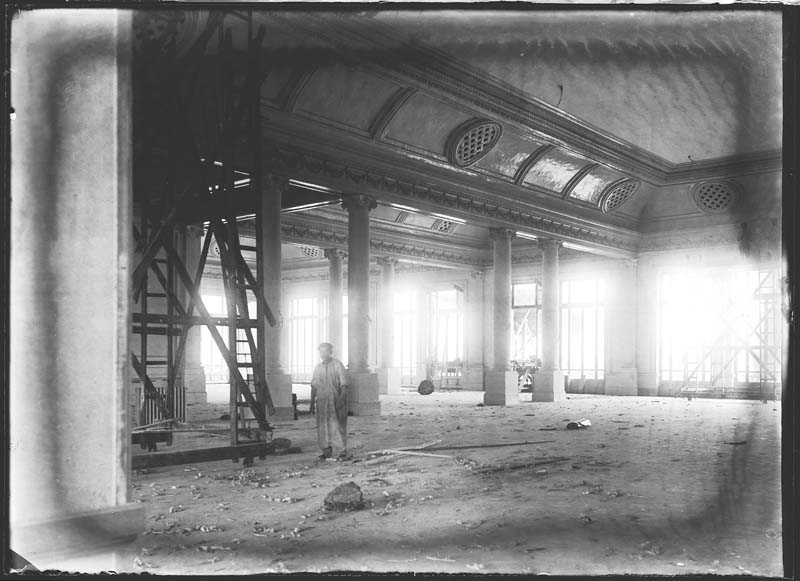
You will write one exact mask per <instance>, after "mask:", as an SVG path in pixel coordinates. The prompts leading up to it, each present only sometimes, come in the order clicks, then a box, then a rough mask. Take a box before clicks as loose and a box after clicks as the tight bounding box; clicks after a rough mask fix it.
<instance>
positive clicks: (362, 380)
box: [347, 371, 381, 416]
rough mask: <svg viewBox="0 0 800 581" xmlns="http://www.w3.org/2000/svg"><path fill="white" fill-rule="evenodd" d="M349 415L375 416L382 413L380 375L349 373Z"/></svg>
mask: <svg viewBox="0 0 800 581" xmlns="http://www.w3.org/2000/svg"><path fill="white" fill-rule="evenodd" d="M347 375H348V379H349V381H350V383H349V385H348V386H347V413H348V414H350V415H353V416H374V415H380V413H381V402H380V398H379V390H380V388H379V387H378V374H377V373H370V372H353V371H350V372H348V374H347Z"/></svg>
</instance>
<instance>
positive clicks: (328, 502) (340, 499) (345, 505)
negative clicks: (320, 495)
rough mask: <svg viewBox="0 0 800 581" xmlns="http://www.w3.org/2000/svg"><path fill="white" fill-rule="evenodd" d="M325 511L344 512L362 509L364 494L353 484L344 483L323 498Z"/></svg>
mask: <svg viewBox="0 0 800 581" xmlns="http://www.w3.org/2000/svg"><path fill="white" fill-rule="evenodd" d="M324 506H325V509H326V510H332V511H337V512H345V511H350V510H359V509H362V508H364V493H363V492H362V491H361V488H360V487H359V486H358V484H356V483H355V482H345V483H344V484H340V485H339V486H337V487H336V488H334V489H333V490H331V491H330V493H328V496H326V497H325V502H324Z"/></svg>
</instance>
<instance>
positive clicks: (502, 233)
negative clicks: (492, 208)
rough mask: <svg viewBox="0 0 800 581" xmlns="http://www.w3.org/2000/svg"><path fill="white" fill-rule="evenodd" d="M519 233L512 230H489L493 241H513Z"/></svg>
mask: <svg viewBox="0 0 800 581" xmlns="http://www.w3.org/2000/svg"><path fill="white" fill-rule="evenodd" d="M516 235H517V233H516V232H515V231H514V230H512V229H511V228H489V238H490V239H491V240H511V239H512V238H514V236H516Z"/></svg>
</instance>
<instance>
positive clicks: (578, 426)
mask: <svg viewBox="0 0 800 581" xmlns="http://www.w3.org/2000/svg"><path fill="white" fill-rule="evenodd" d="M591 425H592V422H590V421H589V420H586V419H584V420H578V421H577V422H570V423H568V424H567V429H568V430H582V429H584V428H588V427H589V426H591Z"/></svg>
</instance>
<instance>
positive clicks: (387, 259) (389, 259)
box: [376, 256, 399, 267]
mask: <svg viewBox="0 0 800 581" xmlns="http://www.w3.org/2000/svg"><path fill="white" fill-rule="evenodd" d="M376 262H377V263H378V265H379V266H381V267H385V266H397V263H398V262H399V260H398V259H397V258H395V257H394V256H379V257H378V258H377V259H376Z"/></svg>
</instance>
